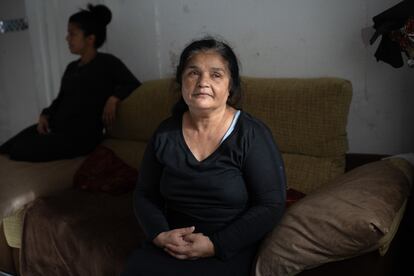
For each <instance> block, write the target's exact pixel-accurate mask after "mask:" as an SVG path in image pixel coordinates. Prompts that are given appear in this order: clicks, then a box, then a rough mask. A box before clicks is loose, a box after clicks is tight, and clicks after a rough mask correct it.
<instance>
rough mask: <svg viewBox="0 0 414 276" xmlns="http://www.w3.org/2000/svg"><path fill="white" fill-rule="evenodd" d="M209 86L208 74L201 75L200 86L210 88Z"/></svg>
mask: <svg viewBox="0 0 414 276" xmlns="http://www.w3.org/2000/svg"><path fill="white" fill-rule="evenodd" d="M208 84H209V76H208V74H205V73H204V74H200V78H199V79H198V85H199V86H200V87H205V86H208Z"/></svg>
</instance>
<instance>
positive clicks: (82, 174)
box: [73, 145, 138, 194]
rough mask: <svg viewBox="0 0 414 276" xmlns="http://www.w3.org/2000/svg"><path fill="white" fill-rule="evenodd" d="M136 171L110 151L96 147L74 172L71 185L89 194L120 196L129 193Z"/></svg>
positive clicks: (135, 178) (134, 181)
mask: <svg viewBox="0 0 414 276" xmlns="http://www.w3.org/2000/svg"><path fill="white" fill-rule="evenodd" d="M137 178H138V171H137V169H135V168H132V167H131V166H129V165H128V164H126V163H125V162H124V161H123V160H122V159H120V158H119V157H118V156H117V155H116V154H115V153H114V152H113V151H112V150H111V149H109V148H107V147H104V146H101V145H100V146H98V147H97V148H96V149H95V150H94V151H93V152H92V153H91V154H90V155H89V156H88V157H87V158H86V159H85V161H84V162H83V163H82V165H81V166H80V167H79V169H78V170H77V171H76V173H75V175H74V179H73V185H74V186H75V187H76V188H80V189H82V190H88V191H91V192H107V193H111V194H121V193H125V192H128V191H131V190H132V189H133V188H134V186H135V183H136V182H137Z"/></svg>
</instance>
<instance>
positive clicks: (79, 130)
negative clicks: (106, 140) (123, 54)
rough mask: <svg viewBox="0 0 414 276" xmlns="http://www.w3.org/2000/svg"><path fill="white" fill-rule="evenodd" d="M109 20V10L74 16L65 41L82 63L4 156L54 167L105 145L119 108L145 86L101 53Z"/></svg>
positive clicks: (5, 146) (74, 64)
mask: <svg viewBox="0 0 414 276" xmlns="http://www.w3.org/2000/svg"><path fill="white" fill-rule="evenodd" d="M111 19H112V13H111V11H110V10H109V9H108V8H107V7H106V6H104V5H96V6H94V5H91V4H89V5H88V8H87V9H86V10H80V11H79V12H77V13H75V14H73V15H72V16H70V18H69V22H68V34H67V36H66V40H67V42H68V46H69V50H70V52H71V53H72V54H75V55H79V56H80V58H79V59H78V60H75V61H73V62H71V63H69V65H68V66H67V67H66V70H65V72H64V74H63V77H62V81H61V87H60V91H59V94H58V96H57V98H56V99H55V100H54V101H53V102H52V104H51V105H50V106H49V107H47V108H45V109H43V111H42V112H41V114H40V116H39V119H38V123H37V124H35V125H33V126H30V127H28V128H26V129H25V130H23V131H22V132H20V133H19V134H17V135H16V136H14V137H13V138H11V139H10V140H9V141H7V142H6V143H4V144H3V145H2V146H1V147H0V153H4V154H8V155H9V156H10V159H13V160H19V161H32V162H42V161H51V160H57V159H64V158H73V157H76V156H80V155H84V154H87V153H89V152H90V151H92V150H93V149H94V148H95V147H96V145H97V144H98V143H99V142H100V141H101V140H102V137H103V130H104V127H105V125H106V126H110V125H111V123H112V122H113V121H114V119H115V114H116V107H117V103H118V102H119V101H120V100H123V99H125V98H126V97H127V96H128V95H129V94H130V93H131V92H132V91H133V90H134V89H135V88H137V87H138V86H139V85H140V84H141V83H140V82H139V81H138V80H137V79H136V78H135V76H134V75H133V74H132V73H131V72H130V71H129V70H128V68H127V67H126V66H125V65H124V64H123V63H122V61H121V60H119V59H118V58H116V57H115V56H113V55H111V54H106V53H100V52H98V48H100V47H101V46H102V45H103V43H104V42H105V40H106V26H107V25H108V24H109V22H110V21H111Z"/></svg>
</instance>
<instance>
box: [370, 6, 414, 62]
mask: <svg viewBox="0 0 414 276" xmlns="http://www.w3.org/2000/svg"><path fill="white" fill-rule="evenodd" d="M410 16H414V1H413V0H405V1H402V2H400V3H398V4H397V5H395V6H393V7H391V8H389V9H387V10H385V11H384V12H382V13H380V14H378V15H376V16H374V17H373V18H372V20H373V21H374V29H375V33H374V35H373V36H372V37H371V39H370V44H371V45H372V44H373V43H374V42H375V41H376V40H377V38H378V37H379V36H382V38H381V42H380V44H379V46H378V48H377V51H376V52H375V57H376V59H377V61H379V60H381V61H384V62H386V63H388V64H390V65H391V66H393V67H394V68H400V67H402V66H403V65H404V61H403V58H402V56H401V51H404V52H405V50H404V49H403V48H401V45H400V43H399V41H398V39H396V38H395V32H396V31H400V29H401V28H403V27H404V26H405V25H406V24H407V20H408V19H409V18H410ZM393 32H394V33H393ZM392 34H393V35H392Z"/></svg>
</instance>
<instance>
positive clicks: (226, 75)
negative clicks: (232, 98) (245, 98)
mask: <svg viewBox="0 0 414 276" xmlns="http://www.w3.org/2000/svg"><path fill="white" fill-rule="evenodd" d="M181 78H182V88H181V93H182V96H183V98H184V101H185V102H186V104H187V105H188V107H189V110H190V111H191V110H199V111H209V110H211V111H213V110H217V109H220V108H224V107H225V106H226V102H227V98H228V97H229V91H230V80H231V76H230V71H229V68H228V63H227V61H226V60H224V59H223V58H222V57H221V56H220V55H219V54H218V53H216V52H215V51H212V50H211V51H201V52H198V53H195V54H193V55H192V56H191V57H190V59H189V60H188V62H187V65H186V67H185V68H184V70H183V74H182V77H181Z"/></svg>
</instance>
